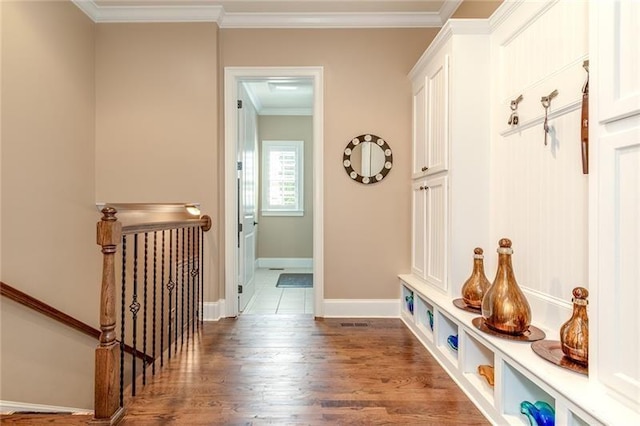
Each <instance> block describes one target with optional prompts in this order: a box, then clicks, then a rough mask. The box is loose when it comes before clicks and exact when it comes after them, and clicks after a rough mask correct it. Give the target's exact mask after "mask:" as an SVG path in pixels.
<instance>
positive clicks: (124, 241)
mask: <svg viewBox="0 0 640 426" xmlns="http://www.w3.org/2000/svg"><path fill="white" fill-rule="evenodd" d="M126 284H127V236H126V235H123V236H122V293H121V296H120V308H121V310H120V406H121V407H124V322H125V318H126V315H125V303H126V296H125V290H126V288H127V286H126Z"/></svg>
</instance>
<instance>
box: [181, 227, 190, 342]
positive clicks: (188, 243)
mask: <svg viewBox="0 0 640 426" xmlns="http://www.w3.org/2000/svg"><path fill="white" fill-rule="evenodd" d="M190 247H191V228H188V229H187V343H188V340H189V334H190V330H189V322H191V310H190V309H189V307H190V304H189V300H190V299H191V276H190V275H189V264H190V263H191V255H190V254H189V253H191V250H190ZM183 264H184V263H183ZM183 332H184V330H183Z"/></svg>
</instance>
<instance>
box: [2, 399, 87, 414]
mask: <svg viewBox="0 0 640 426" xmlns="http://www.w3.org/2000/svg"><path fill="white" fill-rule="evenodd" d="M21 411H28V412H34V413H73V414H93V410H87V409H86V408H72V407H57V406H55V405H43V404H29V403H28V402H15V401H0V414H10V413H15V412H21Z"/></svg>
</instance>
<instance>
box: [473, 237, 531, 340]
mask: <svg viewBox="0 0 640 426" xmlns="http://www.w3.org/2000/svg"><path fill="white" fill-rule="evenodd" d="M499 245H500V247H499V248H498V270H497V271H496V278H495V279H494V280H493V284H491V287H489V289H488V290H487V292H486V293H485V295H484V298H483V299H482V316H483V317H484V321H485V324H486V325H487V327H489V328H491V329H493V330H495V331H497V332H499V333H506V334H511V335H520V334H522V333H524V332H526V331H527V330H528V329H529V326H530V325H531V307H530V306H529V302H527V299H526V297H525V296H524V293H522V290H520V288H519V287H518V283H517V282H516V277H515V275H514V273H513V266H511V255H512V254H513V250H512V249H511V240H509V239H507V238H503V239H501V240H500V242H499Z"/></svg>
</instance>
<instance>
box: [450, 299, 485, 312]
mask: <svg viewBox="0 0 640 426" xmlns="http://www.w3.org/2000/svg"><path fill="white" fill-rule="evenodd" d="M453 305H454V306H455V307H456V308H460V309H462V310H463V311H467V312H473V313H474V314H479V313H480V311H481V309H480V308H474V307H473V306H469V305H467V304H466V303H464V299H462V298H460V299H453Z"/></svg>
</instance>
